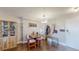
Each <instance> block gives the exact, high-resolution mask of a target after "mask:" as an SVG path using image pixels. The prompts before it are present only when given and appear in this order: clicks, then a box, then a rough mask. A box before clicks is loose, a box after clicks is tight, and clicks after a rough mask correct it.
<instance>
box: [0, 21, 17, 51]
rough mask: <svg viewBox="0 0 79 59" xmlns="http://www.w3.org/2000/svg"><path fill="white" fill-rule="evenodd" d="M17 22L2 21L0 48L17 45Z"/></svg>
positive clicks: (0, 23)
mask: <svg viewBox="0 0 79 59" xmlns="http://www.w3.org/2000/svg"><path fill="white" fill-rule="evenodd" d="M16 25H17V24H16V22H13V21H0V50H5V49H10V48H14V47H16V46H17V42H16V41H17V38H16V37H17V35H16V30H17V29H16Z"/></svg>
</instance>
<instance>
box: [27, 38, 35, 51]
mask: <svg viewBox="0 0 79 59" xmlns="http://www.w3.org/2000/svg"><path fill="white" fill-rule="evenodd" d="M31 48H36V40H34V39H31V38H30V39H28V41H27V49H28V50H31Z"/></svg>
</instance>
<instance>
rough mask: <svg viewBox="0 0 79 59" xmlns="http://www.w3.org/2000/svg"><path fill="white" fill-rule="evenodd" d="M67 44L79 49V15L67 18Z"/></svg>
mask: <svg viewBox="0 0 79 59" xmlns="http://www.w3.org/2000/svg"><path fill="white" fill-rule="evenodd" d="M66 29H68V30H69V32H66V44H67V46H70V47H72V48H75V49H79V16H74V17H72V18H70V19H67V20H66Z"/></svg>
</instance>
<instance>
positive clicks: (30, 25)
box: [29, 23, 37, 27]
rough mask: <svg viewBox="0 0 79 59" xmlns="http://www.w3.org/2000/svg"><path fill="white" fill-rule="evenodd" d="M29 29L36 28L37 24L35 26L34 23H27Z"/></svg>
mask: <svg viewBox="0 0 79 59" xmlns="http://www.w3.org/2000/svg"><path fill="white" fill-rule="evenodd" d="M29 27H37V24H35V23H29Z"/></svg>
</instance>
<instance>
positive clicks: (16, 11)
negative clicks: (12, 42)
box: [0, 7, 71, 20]
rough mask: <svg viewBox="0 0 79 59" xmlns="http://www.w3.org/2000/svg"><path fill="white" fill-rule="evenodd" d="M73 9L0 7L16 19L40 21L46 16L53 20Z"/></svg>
mask: <svg viewBox="0 0 79 59" xmlns="http://www.w3.org/2000/svg"><path fill="white" fill-rule="evenodd" d="M70 9H71V7H0V10H2V11H3V12H6V13H8V14H10V15H12V16H15V17H24V18H27V19H33V20H38V19H42V16H43V15H45V18H46V19H53V18H56V17H59V16H62V15H66V14H68V13H69V10H70Z"/></svg>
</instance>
